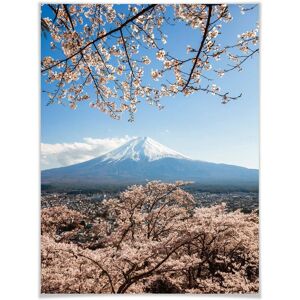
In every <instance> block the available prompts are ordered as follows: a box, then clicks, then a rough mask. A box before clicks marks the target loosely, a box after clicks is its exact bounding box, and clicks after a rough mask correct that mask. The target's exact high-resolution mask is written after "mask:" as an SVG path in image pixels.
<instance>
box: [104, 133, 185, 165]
mask: <svg viewBox="0 0 300 300" xmlns="http://www.w3.org/2000/svg"><path fill="white" fill-rule="evenodd" d="M166 157H171V158H179V159H189V158H188V157H186V156H184V155H183V154H181V153H179V152H177V151H175V150H172V149H170V148H168V147H166V146H164V145H162V144H160V143H158V142H156V141H155V140H153V139H151V138H149V137H138V138H134V139H132V140H130V141H129V142H127V143H125V144H124V145H122V146H120V147H118V148H117V149H114V150H112V151H110V152H108V153H107V154H105V155H103V159H102V161H108V160H110V161H120V160H124V159H132V160H135V161H138V160H148V161H153V160H158V159H161V158H166Z"/></svg>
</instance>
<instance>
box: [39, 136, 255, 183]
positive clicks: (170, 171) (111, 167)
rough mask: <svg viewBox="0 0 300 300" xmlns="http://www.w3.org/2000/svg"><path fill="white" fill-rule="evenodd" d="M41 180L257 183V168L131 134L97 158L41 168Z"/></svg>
mask: <svg viewBox="0 0 300 300" xmlns="http://www.w3.org/2000/svg"><path fill="white" fill-rule="evenodd" d="M41 179H42V184H55V183H59V184H64V183H65V184H75V185H76V184H81V185H90V184H133V183H143V182H146V181H149V180H162V181H167V182H170V181H176V180H188V181H194V182H196V183H201V184H218V185H224V184H225V185H226V184H254V185H255V184H258V170H255V169H248V168H244V167H239V166H233V165H226V164H216V163H211V162H205V161H199V160H193V159H191V158H189V157H187V156H185V155H183V154H181V153H179V152H177V151H175V150H172V149H170V148H168V147H166V146H164V145H162V144H160V143H158V142H157V141H155V140H153V139H151V138H149V137H143V138H135V139H132V140H130V141H129V142H127V143H125V144H124V145H122V146H120V147H118V148H116V149H114V150H112V151H110V152H108V153H106V154H104V155H101V156H99V157H97V158H94V159H91V160H88V161H86V162H82V163H79V164H74V165H71V166H67V167H61V168H55V169H50V170H44V171H42V174H41Z"/></svg>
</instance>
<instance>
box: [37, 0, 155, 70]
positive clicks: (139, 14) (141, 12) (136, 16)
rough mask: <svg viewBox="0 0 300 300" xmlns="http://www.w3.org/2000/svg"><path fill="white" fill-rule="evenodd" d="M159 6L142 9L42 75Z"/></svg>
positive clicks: (153, 5)
mask: <svg viewBox="0 0 300 300" xmlns="http://www.w3.org/2000/svg"><path fill="white" fill-rule="evenodd" d="M156 5H157V4H151V5H149V6H147V7H146V8H144V9H142V10H141V11H140V12H139V13H137V14H136V15H134V16H133V17H131V18H129V19H128V20H126V21H125V22H124V23H122V24H121V25H120V26H119V27H117V28H114V29H112V30H110V31H109V32H107V33H105V34H102V35H101V36H99V37H97V38H96V39H94V40H93V41H91V42H88V43H87V44H86V45H85V46H83V47H81V48H80V49H79V50H78V51H76V52H75V53H73V54H72V55H70V56H68V57H66V58H65V59H63V60H60V61H58V62H57V63H55V64H53V65H52V66H50V67H48V68H45V69H43V70H42V73H43V72H45V71H47V70H50V69H52V68H54V67H56V66H58V65H59V64H61V63H63V62H66V61H68V60H69V59H71V58H73V57H74V56H76V55H77V54H79V53H81V52H82V51H83V50H85V49H86V48H88V47H89V46H91V45H92V44H94V43H96V42H98V41H99V40H102V39H104V38H105V37H107V36H109V35H111V34H113V33H114V32H117V31H119V30H120V29H122V28H123V27H125V26H126V25H127V24H129V23H130V22H131V21H132V20H135V19H137V18H138V17H139V16H141V15H143V14H145V13H146V12H147V11H149V10H150V9H152V8H154V7H155V6H156Z"/></svg>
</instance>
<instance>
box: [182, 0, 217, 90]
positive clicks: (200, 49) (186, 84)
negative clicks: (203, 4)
mask: <svg viewBox="0 0 300 300" xmlns="http://www.w3.org/2000/svg"><path fill="white" fill-rule="evenodd" d="M207 6H208V15H207V21H206V25H205V29H204V33H203V37H202V40H201V44H200V47H199V49H198V52H197V55H196V57H195V62H194V64H193V67H192V70H191V72H190V75H189V78H188V80H187V82H186V83H185V85H184V87H183V88H182V90H181V91H182V92H183V91H184V90H185V89H186V88H187V86H188V85H189V83H190V80H191V78H192V75H193V72H194V69H195V68H196V65H197V63H198V58H199V56H200V53H201V51H202V48H203V46H204V42H205V40H206V36H207V32H208V27H209V22H210V18H211V12H212V5H211V4H208V5H207Z"/></svg>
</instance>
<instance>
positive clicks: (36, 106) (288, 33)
mask: <svg viewBox="0 0 300 300" xmlns="http://www.w3.org/2000/svg"><path fill="white" fill-rule="evenodd" d="M72 2H75V1H72ZM98 2H100V1H98ZM102 2H103V1H102ZM121 2H122V1H118V3H121ZM123 2H125V3H126V2H130V1H123ZM145 2H146V1H145ZM153 2H155V1H153ZM160 2H162V1H160ZM172 2H174V1H172ZM214 2H218V1H214ZM230 2H231V3H233V2H237V1H230ZM239 2H240V1H239ZM239 2H238V3H239ZM0 7H1V15H0V30H1V35H0V38H1V45H0V51H1V55H0V76H1V81H0V84H1V102H0V133H1V134H0V144H1V146H0V168H1V173H0V174H1V181H0V193H1V199H0V201H1V202H0V205H1V206H0V209H1V210H0V213H1V215H0V222H1V224H0V230H1V234H0V243H1V246H0V251H1V256H0V258H1V263H0V272H1V273H0V274H1V279H0V286H1V288H0V297H1V298H2V299H37V298H39V297H40V296H39V208H40V207H39V205H40V202H39V200H40V199H39V193H40V190H39V136H40V129H39V128H40V102H39V101H40V97H39V95H40V88H39V82H40V74H39V68H40V65H39V62H40V52H39V36H40V33H39V25H40V23H39V3H38V1H33V0H30V1H29V0H26V1H24V0H23V1H8V0H7V1H5V2H4V1H3V2H2V3H1V6H0ZM299 11H300V1H296V0H295V1H289V0H285V1H277V0H276V1H275V0H266V1H262V5H261V36H262V41H261V80H260V82H261V85H260V86H261V194H260V201H261V202H260V215H261V219H260V221H261V222H260V224H261V260H260V261H261V292H260V295H259V296H255V297H253V296H251V298H261V299H263V300H268V299H270V300H271V299H272V300H276V299H296V298H297V296H298V295H299V289H300V281H299V280H300V275H299V271H300V269H299V267H300V264H299V259H298V256H299V253H300V249H299V236H300V234H299V229H300V226H299V223H300V222H299V220H300V218H299V212H300V205H299V203H300V197H299V195H300V189H299V187H300V177H299V169H300V165H299V156H300V149H299V136H300V134H299V131H300V126H299V125H300V124H299V123H300V122H299V119H300V105H299V103H300V96H299V86H300V82H299V78H300V76H299V71H300V66H299V52H300V49H299V48H300V40H299V36H300V33H299V19H300V15H299ZM90 297H92V296H90ZM90 297H88V296H82V297H80V298H81V299H88V298H90ZM98 297H104V298H107V297H109V296H98ZM110 297H111V296H110ZM122 297H125V298H128V297H130V296H122ZM138 297H141V296H138ZM143 297H147V298H154V297H155V298H156V299H157V298H160V299H161V298H163V297H168V298H169V297H172V298H173V297H174V295H169V296H158V295H156V296H154V295H145V296H143ZM178 297H193V296H188V295H184V296H178ZM194 297H195V296H194ZM196 297H198V296H197V295H196ZM199 297H201V299H222V298H224V296H218V295H215V296H209V295H206V296H205V295H199ZM248 297H249V296H248ZM248 297H247V296H226V297H225V298H226V299H238V298H248ZM59 298H61V299H63V298H65V299H67V298H68V299H69V297H67V296H60V297H59Z"/></svg>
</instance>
